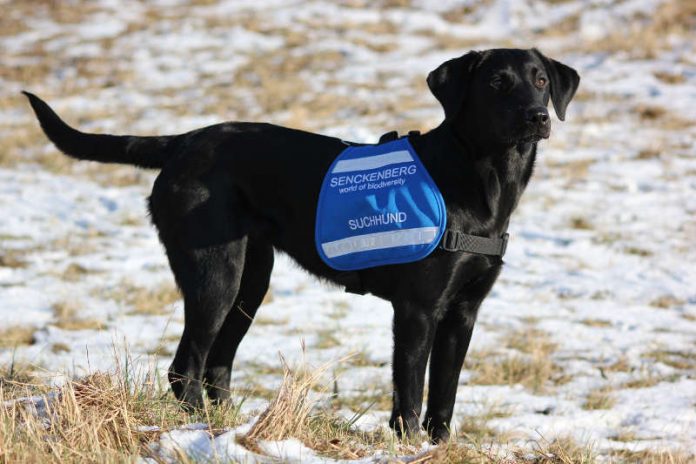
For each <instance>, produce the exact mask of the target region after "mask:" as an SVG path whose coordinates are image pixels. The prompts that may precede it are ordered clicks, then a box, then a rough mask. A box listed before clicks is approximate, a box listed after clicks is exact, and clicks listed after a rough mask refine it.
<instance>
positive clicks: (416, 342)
mask: <svg viewBox="0 0 696 464" xmlns="http://www.w3.org/2000/svg"><path fill="white" fill-rule="evenodd" d="M393 306H394V359H393V365H392V369H393V381H394V396H393V400H394V404H393V409H392V415H391V419H390V420H389V425H390V426H391V427H392V428H393V429H394V430H395V431H396V433H397V434H398V435H399V436H403V435H412V434H415V433H417V432H418V431H419V430H420V413H421V407H422V405H423V383H424V378H425V366H426V364H427V362H428V355H429V354H430V349H431V347H432V343H433V334H434V331H435V320H434V319H435V318H434V315H433V312H432V310H431V309H430V308H423V307H421V306H419V305H416V304H414V303H410V302H399V303H396V302H394V303H393Z"/></svg>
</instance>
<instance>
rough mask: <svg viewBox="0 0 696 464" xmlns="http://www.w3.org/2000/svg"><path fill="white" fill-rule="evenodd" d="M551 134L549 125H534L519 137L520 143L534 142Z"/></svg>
mask: <svg viewBox="0 0 696 464" xmlns="http://www.w3.org/2000/svg"><path fill="white" fill-rule="evenodd" d="M550 136H551V127H550V126H541V127H536V128H534V129H532V130H530V131H528V132H527V133H526V134H523V135H522V136H521V137H520V142H522V143H536V142H538V141H540V140H541V139H548V138H549V137H550Z"/></svg>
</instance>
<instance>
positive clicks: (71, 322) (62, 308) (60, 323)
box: [51, 301, 106, 330]
mask: <svg viewBox="0 0 696 464" xmlns="http://www.w3.org/2000/svg"><path fill="white" fill-rule="evenodd" d="M51 309H52V311H53V317H54V321H53V324H54V325H55V326H56V327H58V328H60V329H63V330H101V329H103V328H105V327H106V324H105V323H104V321H100V320H98V319H95V318H83V317H81V316H80V315H79V312H80V310H81V309H82V306H81V304H80V303H79V302H77V301H59V302H57V303H54V304H53V306H52V307H51Z"/></svg>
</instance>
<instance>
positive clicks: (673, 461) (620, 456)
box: [610, 450, 696, 464]
mask: <svg viewBox="0 0 696 464" xmlns="http://www.w3.org/2000/svg"><path fill="white" fill-rule="evenodd" d="M610 457H611V458H612V461H614V462H619V463H621V464H693V463H694V462H695V461H696V455H694V454H691V453H688V452H681V451H669V450H663V451H659V450H643V451H632V450H620V451H613V452H611V453H610Z"/></svg>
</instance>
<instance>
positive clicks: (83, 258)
mask: <svg viewBox="0 0 696 464" xmlns="http://www.w3.org/2000/svg"><path fill="white" fill-rule="evenodd" d="M0 8H1V9H2V15H0V463H4V462H8V463H9V462H40V463H43V462H124V461H125V462H153V463H154V462H242V463H247V462H249V463H251V462H278V461H282V462H303V463H304V462H309V463H314V462H338V461H341V462H344V460H347V461H351V462H365V463H368V462H412V463H414V464H415V463H423V462H451V463H456V462H472V463H516V462H521V463H527V462H530V463H576V462H582V463H594V462H641V463H642V462H646V463H686V462H692V460H694V459H696V266H694V262H696V248H695V247H694V245H693V243H694V240H695V239H696V148H695V142H696V41H695V40H694V37H695V32H694V31H696V7H695V6H693V4H692V2H687V1H680V0H621V1H609V2H597V1H593V0H520V1H510V0H462V1H455V0H442V1H435V0H378V1H366V0H342V1H332V2H323V1H312V0H298V1H292V2H284V1H280V0H257V1H254V2H247V1H242V0H237V1H234V0H229V1H219V2H218V1H212V0H210V1H206V0H190V1H184V0H157V1H152V2H141V1H134V0H133V1H119V0H95V1H89V2H88V1H77V0H75V1H69V2H58V1H50V0H24V1H20V0H16V1H13V0H0ZM532 46H536V47H538V48H540V49H541V50H542V51H544V52H545V53H546V54H547V55H549V56H551V57H553V58H555V59H558V60H560V61H562V62H564V63H566V64H568V65H571V66H573V67H574V68H576V69H577V70H578V71H579V73H580V75H581V77H582V81H581V86H580V90H579V92H578V95H577V96H576V98H575V100H574V101H573V102H572V103H571V105H570V107H569V109H568V114H567V117H566V121H565V122H563V123H561V122H560V121H558V120H557V119H554V121H553V130H552V136H551V138H550V139H549V140H548V141H542V142H541V143H540V149H539V158H538V161H537V165H536V170H535V174H534V177H533V179H532V181H531V183H530V186H529V188H528V190H527V192H526V193H525V196H524V197H523V198H522V201H521V203H520V205H519V207H518V209H517V211H516V212H515V214H514V215H513V218H512V223H511V229H510V235H511V240H510V244H509V247H508V254H507V255H506V257H505V261H506V265H505V268H504V271H503V272H502V274H501V277H500V279H499V280H498V283H497V284H496V286H495V287H494V289H493V292H492V294H491V295H490V296H489V298H488V299H487V300H486V301H485V302H484V305H483V307H482V310H481V312H480V315H479V320H478V323H477V326H476V330H475V332H474V339H473V341H472V344H471V346H472V348H471V351H470V354H469V356H468V357H467V361H466V364H465V369H464V371H463V372H462V374H461V377H460V385H459V391H458V395H457V404H456V406H455V418H454V420H453V436H455V437H456V440H453V441H452V442H451V443H449V444H447V445H443V446H440V447H432V446H431V445H428V444H427V440H426V439H425V438H424V437H421V438H417V439H412V440H410V441H409V442H405V443H400V442H398V440H396V439H395V437H394V436H393V435H392V434H391V433H390V432H389V431H388V430H387V429H386V421H387V418H388V416H389V409H390V401H391V365H390V364H391V354H390V352H391V347H392V338H391V308H390V306H389V304H388V303H386V302H384V301H381V300H378V299H377V298H374V297H371V296H365V297H359V296H354V295H350V294H347V293H344V292H343V291H342V289H340V288H332V287H327V286H325V285H324V284H322V283H320V282H318V281H317V280H315V279H313V278H312V277H310V276H309V275H307V274H306V273H304V272H303V271H302V270H300V269H299V268H298V267H297V266H296V265H294V264H293V263H292V261H291V260H290V259H289V258H287V257H286V256H282V255H278V256H277V259H276V267H275V269H274V274H273V280H272V285H271V290H270V291H269V293H268V295H267V296H266V300H265V303H264V305H263V306H262V307H261V309H260V310H259V314H258V316H257V319H256V321H255V323H254V324H253V326H252V328H251V330H250V332H249V334H248V336H247V337H246V338H245V340H244V342H243V343H242V345H241V346H240V351H239V352H238V355H237V360H236V363H235V368H236V371H235V373H234V374H233V382H232V385H231V389H232V392H233V396H232V397H233V402H232V404H230V405H228V406H225V407H222V408H212V407H210V408H206V409H205V411H203V412H201V413H198V414H196V415H194V416H189V415H187V414H185V413H183V412H181V411H180V410H179V408H178V407H177V405H176V404H175V402H174V399H173V396H172V395H171V393H168V392H167V385H166V381H165V380H164V373H165V372H166V368H167V366H168V365H169V362H170V361H171V358H172V355H173V352H174V350H175V349H176V345H177V342H178V337H179V335H180V334H181V331H182V328H183V307H182V304H181V301H180V299H179V294H178V292H177V290H176V288H175V286H174V282H173V278H172V276H171V274H170V271H169V268H168V265H167V263H166V259H165V256H164V253H163V250H162V247H161V246H160V245H159V242H158V240H157V237H156V234H155V231H154V229H153V228H152V227H151V225H150V224H149V219H148V216H147V212H146V208H145V199H146V197H147V195H148V194H149V189H150V187H151V185H152V182H153V179H154V176H155V173H154V172H150V171H139V170H136V169H135V168H130V167H123V166H121V167H118V166H111V165H98V164H95V163H89V162H82V163H77V162H73V161H71V160H69V159H68V158H67V157H65V156H63V155H61V154H60V153H59V152H58V151H57V150H56V149H55V148H54V147H53V146H52V145H50V144H49V143H48V141H47V140H46V138H45V137H44V136H43V134H42V133H41V131H40V129H39V127H38V124H37V123H36V121H35V119H34V117H33V114H32V113H31V111H30V108H29V106H28V104H27V102H26V100H25V99H24V97H23V96H22V95H21V94H20V91H21V90H22V89H26V90H29V91H32V92H34V93H37V94H38V95H39V96H41V97H42V98H45V99H46V100H47V101H48V102H49V103H50V104H51V105H53V106H54V108H55V109H56V110H57V111H58V112H59V113H60V114H61V115H62V116H63V117H64V118H65V119H66V120H67V121H68V122H69V123H71V124H73V125H75V126H76V127H78V128H80V129H82V130H84V131H91V132H109V133H131V134H142V135H148V134H168V133H178V132H184V131H187V130H191V129H195V128H198V127H201V126H204V125H208V124H213V123H217V122H221V121H225V120H248V121H268V122H273V123H276V124H281V125H287V126H291V127H296V128H301V129H305V130H311V131H316V132H321V133H324V134H329V135H333V136H338V137H342V138H344V139H347V140H354V141H359V142H375V141H376V140H377V139H378V138H379V136H380V135H381V134H382V133H385V132H387V131H391V130H398V131H399V132H401V133H405V132H406V131H408V130H414V129H417V130H421V131H425V130H427V129H429V128H432V127H435V126H436V125H437V124H439V122H440V120H441V118H442V111H441V109H440V107H439V105H438V104H437V102H436V100H435V99H434V97H432V95H430V93H429V91H428V88H427V86H426V84H425V76H426V75H427V73H428V72H429V71H430V70H432V69H434V68H435V67H436V66H437V65H438V64H440V63H441V62H443V61H445V60H446V59H449V58H452V57H455V56H459V55H461V54H463V53H464V52H466V51H468V50H470V49H485V48H493V47H520V48H529V47H532ZM269 185H270V186H271V187H269V188H272V185H273V179H272V178H269ZM269 424H270V425H269Z"/></svg>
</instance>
